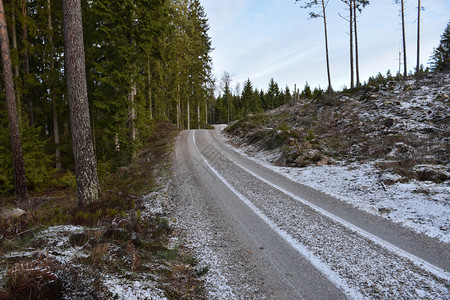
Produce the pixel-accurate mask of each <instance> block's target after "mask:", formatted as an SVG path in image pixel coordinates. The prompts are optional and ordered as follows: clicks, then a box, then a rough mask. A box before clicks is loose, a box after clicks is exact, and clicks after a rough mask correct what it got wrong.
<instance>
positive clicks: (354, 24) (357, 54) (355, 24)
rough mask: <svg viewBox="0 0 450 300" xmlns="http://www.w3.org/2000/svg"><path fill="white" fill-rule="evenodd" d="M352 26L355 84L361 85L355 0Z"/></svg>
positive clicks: (354, 2)
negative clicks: (353, 33) (353, 28)
mask: <svg viewBox="0 0 450 300" xmlns="http://www.w3.org/2000/svg"><path fill="white" fill-rule="evenodd" d="M353 26H354V27H355V30H354V32H355V69H356V86H357V87H359V86H361V82H360V80H359V53H358V25H357V21H356V0H353Z"/></svg>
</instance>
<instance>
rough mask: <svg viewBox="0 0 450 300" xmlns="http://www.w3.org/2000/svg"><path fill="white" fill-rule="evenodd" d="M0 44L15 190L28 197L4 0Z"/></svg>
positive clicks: (17, 195)
mask: <svg viewBox="0 0 450 300" xmlns="http://www.w3.org/2000/svg"><path fill="white" fill-rule="evenodd" d="M0 44H1V54H2V64H3V76H4V80H5V98H6V107H7V111H8V124H9V132H10V136H11V152H12V160H13V168H14V190H15V195H16V197H18V198H23V199H26V198H28V193H27V186H26V179H25V167H24V164H23V153H22V143H21V140H20V130H19V120H18V118H17V107H16V99H15V95H14V81H13V75H12V64H11V53H10V50H9V39H8V30H7V27H6V20H5V9H4V6H3V0H0Z"/></svg>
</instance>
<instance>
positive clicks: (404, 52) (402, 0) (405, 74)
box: [401, 0, 408, 78]
mask: <svg viewBox="0 0 450 300" xmlns="http://www.w3.org/2000/svg"><path fill="white" fill-rule="evenodd" d="M401 4H402V11H401V14H402V36H403V77H405V78H406V76H408V66H407V64H406V29H405V2H404V0H401Z"/></svg>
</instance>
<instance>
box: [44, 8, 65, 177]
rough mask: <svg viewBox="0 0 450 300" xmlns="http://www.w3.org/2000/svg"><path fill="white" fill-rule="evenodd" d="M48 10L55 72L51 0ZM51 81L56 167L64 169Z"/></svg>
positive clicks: (51, 58)
mask: <svg viewBox="0 0 450 300" xmlns="http://www.w3.org/2000/svg"><path fill="white" fill-rule="evenodd" d="M47 10H48V30H49V36H48V40H49V47H50V73H53V71H54V69H55V62H54V60H53V26H52V7H51V1H50V0H47ZM51 81H52V82H51V83H50V98H51V102H52V114H53V135H54V141H55V167H56V169H58V170H62V165H61V150H60V148H59V124H58V110H57V108H56V100H55V97H54V95H53V87H54V84H53V78H52V79H51Z"/></svg>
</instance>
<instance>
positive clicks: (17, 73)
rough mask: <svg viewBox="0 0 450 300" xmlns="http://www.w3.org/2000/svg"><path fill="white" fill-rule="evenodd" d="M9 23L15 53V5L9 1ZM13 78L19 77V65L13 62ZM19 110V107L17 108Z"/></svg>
mask: <svg viewBox="0 0 450 300" xmlns="http://www.w3.org/2000/svg"><path fill="white" fill-rule="evenodd" d="M11 21H12V26H11V28H12V32H11V34H12V43H13V48H14V50H15V51H17V30H16V4H15V1H14V0H12V1H11ZM14 76H15V77H19V64H18V63H17V61H16V62H14ZM19 108H20V107H19Z"/></svg>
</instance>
